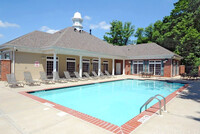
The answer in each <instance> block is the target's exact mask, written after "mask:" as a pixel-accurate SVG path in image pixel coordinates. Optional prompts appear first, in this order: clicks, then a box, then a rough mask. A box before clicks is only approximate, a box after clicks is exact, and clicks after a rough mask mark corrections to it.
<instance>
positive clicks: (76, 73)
mask: <svg viewBox="0 0 200 134" xmlns="http://www.w3.org/2000/svg"><path fill="white" fill-rule="evenodd" d="M74 75H75V76H76V78H77V79H78V80H83V81H84V80H88V79H87V78H82V77H80V76H79V73H78V72H74Z"/></svg>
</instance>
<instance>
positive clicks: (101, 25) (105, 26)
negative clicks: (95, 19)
mask: <svg viewBox="0 0 200 134" xmlns="http://www.w3.org/2000/svg"><path fill="white" fill-rule="evenodd" d="M110 27H111V25H110V24H107V23H106V22H105V21H101V22H99V23H98V24H91V25H90V28H91V29H97V28H98V29H104V30H108V29H110Z"/></svg>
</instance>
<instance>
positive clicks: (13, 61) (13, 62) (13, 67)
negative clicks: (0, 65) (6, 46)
mask: <svg viewBox="0 0 200 134" xmlns="http://www.w3.org/2000/svg"><path fill="white" fill-rule="evenodd" d="M12 56H13V58H12V73H14V74H15V49H14V50H13V54H12Z"/></svg>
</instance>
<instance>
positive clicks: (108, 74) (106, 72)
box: [105, 70, 116, 78]
mask: <svg viewBox="0 0 200 134" xmlns="http://www.w3.org/2000/svg"><path fill="white" fill-rule="evenodd" d="M105 74H106V75H107V76H110V77H113V78H116V77H115V76H114V75H110V73H109V72H108V71H107V70H105Z"/></svg>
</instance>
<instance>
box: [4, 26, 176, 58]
mask: <svg viewBox="0 0 200 134" xmlns="http://www.w3.org/2000/svg"><path fill="white" fill-rule="evenodd" d="M2 46H26V47H30V48H41V49H42V48H47V47H55V46H56V47H60V48H73V49H78V50H86V51H91V52H98V53H102V54H108V55H117V56H127V57H130V58H133V59H152V58H169V57H172V56H174V55H176V54H174V53H173V52H171V51H169V50H167V49H165V48H163V47H161V46H159V45H157V44H155V43H147V44H140V45H128V46H113V45H111V44H108V43H107V42H105V41H103V40H101V39H99V38H97V37H95V36H93V35H90V34H89V33H87V32H85V31H83V32H81V33H79V31H76V32H75V31H74V28H72V27H68V28H65V29H63V30H60V31H58V32H56V33H54V34H49V33H45V32H41V31H33V32H31V33H28V34H26V35H24V36H21V37H19V38H16V39H14V40H12V41H9V42H7V43H5V44H3V45H2Z"/></svg>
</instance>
